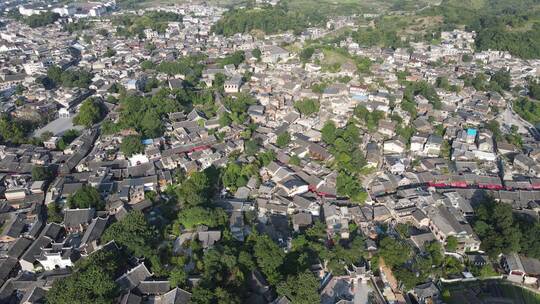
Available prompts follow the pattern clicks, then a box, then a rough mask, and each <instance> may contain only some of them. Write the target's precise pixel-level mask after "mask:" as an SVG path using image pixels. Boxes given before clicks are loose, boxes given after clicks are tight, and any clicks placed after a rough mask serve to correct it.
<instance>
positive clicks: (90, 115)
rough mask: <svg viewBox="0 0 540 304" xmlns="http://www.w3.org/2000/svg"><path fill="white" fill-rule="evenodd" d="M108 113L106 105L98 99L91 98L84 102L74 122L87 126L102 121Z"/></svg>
mask: <svg viewBox="0 0 540 304" xmlns="http://www.w3.org/2000/svg"><path fill="white" fill-rule="evenodd" d="M105 114H106V109H105V107H104V105H103V104H102V103H101V102H99V101H97V100H96V99H93V98H89V99H87V100H85V101H84V102H83V104H82V105H81V108H80V109H79V113H78V114H77V116H75V117H74V118H73V123H74V124H76V125H83V126H85V127H87V128H89V127H91V126H92V125H93V124H95V123H98V122H100V121H101V120H102V119H103V117H104V116H105Z"/></svg>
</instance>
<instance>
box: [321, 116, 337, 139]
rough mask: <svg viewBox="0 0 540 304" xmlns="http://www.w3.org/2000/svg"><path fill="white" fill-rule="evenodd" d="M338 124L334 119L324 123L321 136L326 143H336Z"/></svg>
mask: <svg viewBox="0 0 540 304" xmlns="http://www.w3.org/2000/svg"><path fill="white" fill-rule="evenodd" d="M336 131H337V128H336V125H335V124H334V122H333V121H330V120H329V121H327V122H325V123H324V126H323V128H322V129H321V138H322V140H323V141H324V142H325V143H326V144H334V142H335V140H336Z"/></svg>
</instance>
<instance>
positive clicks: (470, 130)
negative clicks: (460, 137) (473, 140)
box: [467, 129, 476, 136]
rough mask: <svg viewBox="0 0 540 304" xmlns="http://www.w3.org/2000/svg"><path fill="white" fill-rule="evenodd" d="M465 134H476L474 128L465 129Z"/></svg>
mask: <svg viewBox="0 0 540 304" xmlns="http://www.w3.org/2000/svg"><path fill="white" fill-rule="evenodd" d="M467 135H469V136H476V129H467Z"/></svg>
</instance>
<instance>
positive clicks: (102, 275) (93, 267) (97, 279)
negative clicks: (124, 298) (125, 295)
mask: <svg viewBox="0 0 540 304" xmlns="http://www.w3.org/2000/svg"><path fill="white" fill-rule="evenodd" d="M122 261H125V259H123V258H122V257H121V256H120V253H119V252H116V251H106V250H100V251H97V252H95V253H94V254H92V255H90V256H88V257H87V258H85V259H84V260H81V261H79V262H78V263H77V264H76V267H75V272H74V273H73V274H71V275H70V276H67V277H64V278H60V279H58V280H55V281H54V283H53V285H52V287H51V289H50V290H49V291H48V292H47V294H46V301H47V303H50V304H53V303H54V304H71V303H81V304H106V303H113V301H114V298H115V297H116V296H117V295H118V291H119V290H118V286H117V285H116V282H115V281H114V280H115V279H116V277H117V276H119V275H120V274H121V271H123V265H124V264H125V263H123V262H122Z"/></svg>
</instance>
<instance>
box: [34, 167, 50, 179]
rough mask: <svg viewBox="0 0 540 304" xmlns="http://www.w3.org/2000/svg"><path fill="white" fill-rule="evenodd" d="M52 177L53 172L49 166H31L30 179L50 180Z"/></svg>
mask: <svg viewBox="0 0 540 304" xmlns="http://www.w3.org/2000/svg"><path fill="white" fill-rule="evenodd" d="M53 177H54V172H53V171H52V169H51V168H50V167H46V166H35V167H34V168H32V180H34V181H50V180H51V179H52V178H53Z"/></svg>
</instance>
